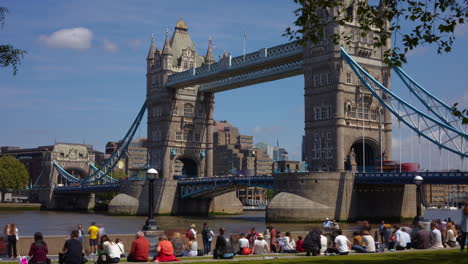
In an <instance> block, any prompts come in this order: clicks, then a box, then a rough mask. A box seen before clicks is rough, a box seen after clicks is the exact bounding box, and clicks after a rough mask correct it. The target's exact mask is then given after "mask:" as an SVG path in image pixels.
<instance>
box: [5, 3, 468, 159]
mask: <svg viewBox="0 0 468 264" xmlns="http://www.w3.org/2000/svg"><path fill="white" fill-rule="evenodd" d="M2 5H4V6H5V7H7V8H8V9H9V10H10V13H9V14H7V16H6V20H5V25H4V26H3V28H2V29H0V34H1V36H2V38H1V39H2V40H1V43H2V44H4V43H8V44H12V45H14V46H15V47H17V48H20V49H24V50H26V51H27V52H28V53H27V54H26V55H25V58H24V60H23V62H22V65H20V67H19V72H18V74H17V75H16V76H13V75H12V70H11V69H9V68H6V69H2V70H1V71H0V80H1V82H0V111H1V112H2V115H0V124H2V130H1V132H0V146H5V145H13V146H20V147H36V146H38V145H50V144H53V142H54V140H57V141H58V142H71V143H87V144H92V145H93V146H94V148H95V149H97V150H100V151H103V150H104V146H105V144H106V142H107V141H118V140H120V139H121V138H122V137H123V136H124V134H125V132H126V130H127V129H128V127H129V126H130V124H131V122H132V121H133V119H134V117H135V116H136V114H137V111H138V109H139V108H140V106H141V104H142V103H143V100H144V98H145V89H146V77H145V74H146V60H145V58H146V55H147V52H148V48H149V44H150V38H151V34H152V33H154V34H155V42H156V45H157V47H158V48H161V47H162V44H163V40H164V35H165V32H166V29H169V31H170V32H171V33H172V31H173V29H174V26H175V24H176V22H177V21H178V20H179V18H180V17H183V19H184V20H185V22H186V24H187V26H188V28H189V33H190V35H191V37H192V39H193V40H194V41H195V43H196V46H197V51H198V53H199V54H201V55H204V54H205V52H206V48H207V45H208V39H209V38H210V37H211V38H212V39H213V42H214V45H215V58H216V59H218V57H219V56H220V55H221V54H222V53H223V51H224V50H226V51H227V52H229V53H231V54H232V55H233V56H237V55H242V53H243V50H244V45H243V42H244V32H245V33H246V52H247V53H248V52H253V51H257V50H259V49H261V48H265V47H271V46H275V45H279V44H282V43H285V42H287V41H288V39H287V38H285V37H282V34H283V33H284V30H285V28H286V27H288V26H291V25H292V24H293V21H294V19H295V17H294V15H293V10H294V9H295V8H297V6H296V5H295V4H294V3H293V1H292V0H291V1H285V0H270V1H268V4H266V2H265V1H245V0H238V1H222V2H221V1H214V0H205V1H183V0H181V1H178V2H177V4H176V5H175V4H174V3H173V2H169V1H142V0H135V1H121V0H116V1H111V0H103V1H94V2H90V1H58V0H46V1H33V0H24V1H13V0H9V1H4V2H3V3H2ZM456 36H457V39H456V42H455V45H454V47H453V51H452V53H450V54H447V55H437V54H436V53H435V51H434V49H433V48H428V47H421V48H418V49H416V50H415V51H412V52H410V54H409V56H408V60H409V63H408V65H405V66H404V69H405V70H406V71H407V72H408V73H410V74H411V75H412V76H413V77H414V78H415V79H416V80H418V81H419V82H420V83H421V84H422V85H423V86H424V87H425V88H427V89H428V90H430V91H431V92H433V93H434V94H435V95H437V96H439V97H440V98H441V99H443V100H444V101H446V102H447V103H449V104H451V103H453V102H455V101H457V102H459V103H460V105H461V106H462V107H463V106H464V107H466V106H467V105H468V89H467V85H466V84H467V83H468V75H467V74H466V73H467V70H466V69H467V66H466V62H467V61H468V54H467V52H466V49H465V47H467V46H468V26H463V27H460V28H459V29H457V32H456ZM393 79H395V76H394V78H393ZM303 89H304V78H303V76H296V77H292V78H287V79H282V80H278V81H274V82H269V83H263V84H259V85H254V86H249V87H244V88H240V89H236V90H232V91H227V92H222V93H218V94H216V95H215V96H216V98H215V101H216V105H215V119H216V120H228V121H229V122H230V123H232V124H233V125H234V126H236V127H239V129H240V132H241V133H242V134H246V135H252V136H254V139H255V142H256V143H257V142H265V143H268V144H271V145H276V141H277V139H278V140H279V142H280V146H281V147H284V148H286V149H287V150H288V153H289V157H290V159H292V160H300V158H301V142H302V135H303V134H304V97H303V96H304V90H303ZM392 89H394V90H395V91H397V92H399V91H400V92H401V91H402V89H401V85H399V82H397V81H394V82H393V84H392ZM145 120H146V118H145ZM396 128H397V123H394V129H395V131H397V129H396ZM403 134H404V136H403V137H402V141H403V143H402V144H403V145H405V146H408V144H405V142H406V143H408V140H409V137H408V135H409V133H408V132H404V133H403ZM143 136H146V122H145V121H144V122H143V123H142V127H141V128H140V129H139V131H138V132H137V133H136V135H135V137H143ZM394 142H395V144H394V149H393V150H394V159H397V158H395V157H397V156H398V155H397V154H398V153H399V144H398V143H399V137H398V132H395V135H394ZM416 150H418V149H417V147H416ZM435 151H436V150H434V153H435ZM410 152H411V151H409V150H406V151H404V152H403V153H402V160H409V159H411V154H410ZM414 153H416V154H417V153H419V150H418V151H414ZM422 153H423V155H427V153H428V152H427V151H422ZM412 159H413V160H414V159H415V157H414V154H413V158H412ZM434 159H435V158H434V156H431V158H430V159H429V158H428V157H425V158H422V163H423V166H426V167H428V166H429V164H435V163H434V162H433V161H434ZM453 159H454V160H458V159H456V158H453ZM458 162H459V161H458ZM444 164H445V163H444ZM452 164H454V162H452ZM444 166H445V165H444Z"/></svg>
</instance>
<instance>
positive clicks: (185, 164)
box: [174, 156, 200, 178]
mask: <svg viewBox="0 0 468 264" xmlns="http://www.w3.org/2000/svg"><path fill="white" fill-rule="evenodd" d="M174 173H175V174H179V175H183V176H187V177H189V178H198V177H199V175H200V164H199V162H198V160H197V159H193V158H192V157H187V156H179V157H176V158H175V162H174Z"/></svg>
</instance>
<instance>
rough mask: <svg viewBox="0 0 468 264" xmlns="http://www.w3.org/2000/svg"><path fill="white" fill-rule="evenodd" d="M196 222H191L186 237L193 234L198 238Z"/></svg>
mask: <svg viewBox="0 0 468 264" xmlns="http://www.w3.org/2000/svg"><path fill="white" fill-rule="evenodd" d="M195 227H196V226H195V224H191V225H190V228H189V230H188V231H187V233H186V234H185V237H186V238H190V236H193V237H194V238H195V239H197V230H195Z"/></svg>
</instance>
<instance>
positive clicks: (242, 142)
mask: <svg viewBox="0 0 468 264" xmlns="http://www.w3.org/2000/svg"><path fill="white" fill-rule="evenodd" d="M213 142H214V158H213V169H214V175H216V176H224V175H239V176H262V175H271V174H272V160H271V158H270V157H269V156H268V154H267V153H266V152H265V151H264V148H259V147H255V148H254V147H253V137H252V136H247V135H241V134H240V133H239V129H238V128H237V127H234V126H233V125H231V124H230V123H229V122H227V121H219V122H215V124H214V131H213ZM237 197H238V198H239V200H240V201H241V202H242V203H243V204H244V205H246V204H248V202H247V201H248V200H260V201H264V200H265V199H266V190H265V189H261V188H247V189H242V190H238V191H237Z"/></svg>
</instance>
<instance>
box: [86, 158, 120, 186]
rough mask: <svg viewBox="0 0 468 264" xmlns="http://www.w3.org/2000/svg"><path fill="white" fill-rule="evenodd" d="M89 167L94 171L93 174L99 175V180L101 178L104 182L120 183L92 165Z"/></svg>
mask: <svg viewBox="0 0 468 264" xmlns="http://www.w3.org/2000/svg"><path fill="white" fill-rule="evenodd" d="M89 167H90V168H91V170H93V173H97V174H98V175H99V176H98V178H100V179H101V180H102V181H104V182H107V183H111V182H117V181H118V180H117V179H114V178H112V177H111V176H109V175H107V174H105V173H104V172H102V171H100V170H99V169H98V168H97V167H96V166H94V164H92V163H90V164H89Z"/></svg>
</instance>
